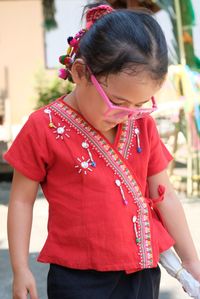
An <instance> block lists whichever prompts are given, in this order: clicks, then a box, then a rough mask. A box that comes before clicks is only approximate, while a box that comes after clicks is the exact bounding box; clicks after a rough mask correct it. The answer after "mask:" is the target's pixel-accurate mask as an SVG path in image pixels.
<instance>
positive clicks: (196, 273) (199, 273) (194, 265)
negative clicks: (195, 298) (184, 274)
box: [182, 260, 200, 282]
mask: <svg viewBox="0 0 200 299" xmlns="http://www.w3.org/2000/svg"><path fill="white" fill-rule="evenodd" d="M182 265H183V267H184V268H185V269H186V270H187V271H188V272H189V273H190V274H191V275H192V276H193V277H194V278H195V279H196V280H198V281H199V282H200V260H196V261H188V262H182Z"/></svg>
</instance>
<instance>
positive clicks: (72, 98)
mask: <svg viewBox="0 0 200 299" xmlns="http://www.w3.org/2000/svg"><path fill="white" fill-rule="evenodd" d="M63 100H64V101H65V102H66V103H68V104H69V105H70V106H71V107H72V108H73V109H75V110H76V111H78V112H79V113H81V112H80V109H79V106H78V102H77V97H76V92H75V90H73V91H72V92H71V93H69V94H68V95H66V96H65V97H64V99H63Z"/></svg>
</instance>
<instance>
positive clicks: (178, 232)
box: [148, 170, 200, 281]
mask: <svg viewBox="0 0 200 299" xmlns="http://www.w3.org/2000/svg"><path fill="white" fill-rule="evenodd" d="M148 183H149V191H150V197H151V198H156V197H158V192H157V188H158V186H159V185H163V186H165V188H166V192H165V197H164V200H163V201H162V202H160V203H158V204H157V207H158V209H159V212H160V214H161V216H162V219H163V221H164V224H165V226H166V228H167V230H168V232H169V233H170V235H171V236H172V237H173V238H174V240H175V242H176V243H175V245H174V248H175V250H176V252H177V254H178V255H179V257H180V259H181V261H182V264H183V267H185V268H186V269H187V270H188V271H189V272H190V273H191V274H192V275H193V277H194V278H195V279H197V280H198V281H200V261H199V259H198V256H197V252H196V249H195V246H194V243H193V240H192V237H191V234H190V231H189V228H188V224H187V221H186V217H185V214H184V211H183V208H182V205H181V203H180V201H179V199H178V198H177V196H176V194H175V192H174V190H173V187H172V185H171V183H170V181H169V177H168V174H167V172H166V170H164V171H162V172H160V173H158V174H156V175H153V176H151V177H149V178H148Z"/></svg>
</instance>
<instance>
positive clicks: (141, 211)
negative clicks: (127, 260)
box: [49, 101, 153, 268]
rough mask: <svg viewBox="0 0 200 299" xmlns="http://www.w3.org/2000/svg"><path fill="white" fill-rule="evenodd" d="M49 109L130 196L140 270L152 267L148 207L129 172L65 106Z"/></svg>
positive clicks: (117, 157) (107, 146) (112, 151)
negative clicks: (93, 151)
mask: <svg viewBox="0 0 200 299" xmlns="http://www.w3.org/2000/svg"><path fill="white" fill-rule="evenodd" d="M49 108H50V109H52V110H53V111H54V113H55V114H56V115H59V116H60V117H61V119H62V120H65V121H67V122H68V123H69V124H70V125H71V126H72V127H74V129H75V130H76V131H77V132H78V133H79V134H81V135H82V136H83V137H84V138H85V137H86V139H87V142H88V143H90V144H91V146H92V147H93V148H95V149H96V151H97V152H98V154H99V157H100V158H103V159H104V160H105V162H106V166H109V167H111V169H112V170H113V171H114V174H117V175H118V177H119V179H120V180H121V182H122V183H123V184H124V185H125V186H126V188H127V189H128V193H130V194H132V197H133V201H134V203H135V204H136V205H137V206H138V215H137V225H138V228H137V236H138V238H139V239H140V242H138V243H137V245H138V247H139V256H140V265H141V268H151V267H152V266H153V252H152V246H151V234H150V224H149V220H148V219H149V216H148V214H149V212H148V205H147V203H146V202H145V199H144V197H143V196H142V193H141V191H140V189H139V187H138V185H137V183H136V181H135V179H134V177H133V176H132V174H131V172H130V171H129V169H128V168H127V167H126V165H125V164H124V162H123V161H122V160H121V158H120V156H119V155H118V154H117V153H116V152H115V151H114V149H113V148H112V147H111V146H110V145H109V144H108V143H107V142H106V140H105V139H104V138H103V137H102V136H101V135H100V134H98V133H97V132H96V131H95V130H93V129H92V127H91V126H90V125H89V124H88V123H87V122H86V121H85V120H84V119H82V118H81V117H79V115H78V114H77V113H75V112H74V111H73V110H71V109H70V108H69V107H68V106H67V105H64V104H63V103H61V102H58V101H57V102H54V103H53V104H52V105H51V106H49ZM127 144H128V143H127ZM129 144H130V142H129ZM126 148H127V146H126ZM127 152H128V151H127Z"/></svg>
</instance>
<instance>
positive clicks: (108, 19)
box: [76, 4, 168, 82]
mask: <svg viewBox="0 0 200 299" xmlns="http://www.w3.org/2000/svg"><path fill="white" fill-rule="evenodd" d="M95 5H97V4H95ZM90 7H91V6H90ZM92 7H94V5H93V6H92ZM76 57H82V58H83V59H84V60H85V62H86V64H87V65H88V66H89V67H90V69H91V71H92V72H93V73H94V75H97V76H101V75H108V74H111V73H112V74H115V73H119V72H121V71H126V72H130V73H133V74H138V73H139V72H143V71H144V72H147V73H148V74H149V75H150V76H151V78H152V79H154V80H158V81H160V82H162V81H163V79H164V77H165V75H166V73H167V67H168V51H167V44H166V40H165V37H164V34H163V32H162V30H161V28H160V26H159V24H158V23H157V22H156V20H155V19H154V18H153V17H152V16H151V14H150V13H149V12H147V11H141V10H129V9H119V10H114V11H113V12H111V13H109V14H107V15H104V16H102V17H101V18H100V19H98V20H97V21H96V22H95V23H94V24H93V25H92V26H91V28H90V29H89V30H88V31H87V32H86V33H85V35H84V36H83V37H82V39H81V40H80V44H79V49H78V52H77V56H76Z"/></svg>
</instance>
